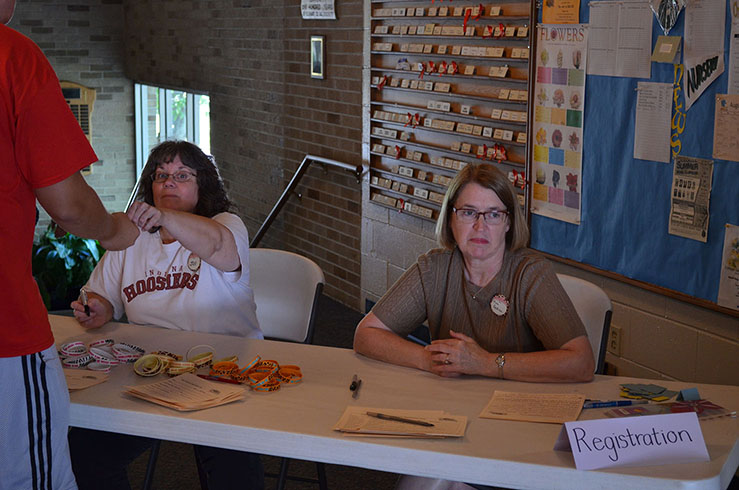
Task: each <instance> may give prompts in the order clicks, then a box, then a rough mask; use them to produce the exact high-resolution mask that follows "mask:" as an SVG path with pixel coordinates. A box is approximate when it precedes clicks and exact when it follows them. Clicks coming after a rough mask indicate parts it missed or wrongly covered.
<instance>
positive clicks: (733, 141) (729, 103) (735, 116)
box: [713, 94, 739, 162]
mask: <svg viewBox="0 0 739 490" xmlns="http://www.w3.org/2000/svg"><path fill="white" fill-rule="evenodd" d="M737 128H739V95H721V94H718V95H716V110H715V112H714V122H713V158H718V159H721V160H732V161H734V162H739V131H737Z"/></svg>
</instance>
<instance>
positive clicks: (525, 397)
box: [480, 390, 585, 424]
mask: <svg viewBox="0 0 739 490" xmlns="http://www.w3.org/2000/svg"><path fill="white" fill-rule="evenodd" d="M583 402H585V396H584V395H577V394H569V393H516V392H512V391H500V390H495V391H494V392H493V397H492V398H491V399H490V401H489V402H488V404H487V406H486V407H485V408H484V409H483V410H482V412H481V413H480V417H482V418H485V419H503V420H521V421H526V422H546V423H550V424H561V423H564V422H569V421H571V420H577V417H579V416H580V411H581V410H582V404H583Z"/></svg>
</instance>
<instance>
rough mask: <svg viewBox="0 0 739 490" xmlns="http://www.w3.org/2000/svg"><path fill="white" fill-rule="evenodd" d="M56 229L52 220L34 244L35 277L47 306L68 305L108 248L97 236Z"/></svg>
mask: <svg viewBox="0 0 739 490" xmlns="http://www.w3.org/2000/svg"><path fill="white" fill-rule="evenodd" d="M56 232H57V226H56V224H55V223H53V222H52V223H51V224H50V225H49V227H48V228H47V229H46V231H45V232H44V234H43V235H42V236H41V238H40V239H39V240H38V241H37V242H36V243H34V244H33V261H32V266H33V277H34V278H35V279H36V283H37V284H38V287H39V290H40V291H41V297H42V298H43V299H44V304H45V305H46V309H47V310H62V309H68V308H69V303H71V302H72V301H74V300H75V299H77V296H78V294H79V289H80V288H81V287H82V286H83V285H84V284H85V282H87V279H88V278H89V277H90V274H91V273H92V270H93V269H94V268H95V265H96V264H97V263H98V261H99V260H100V257H101V256H102V255H103V252H105V249H104V248H103V247H101V246H100V244H99V243H98V242H97V241H96V240H92V239H89V238H80V237H78V236H75V235H72V234H71V233H64V234H63V235H61V236H59V237H57V236H56V235H57V233H56Z"/></svg>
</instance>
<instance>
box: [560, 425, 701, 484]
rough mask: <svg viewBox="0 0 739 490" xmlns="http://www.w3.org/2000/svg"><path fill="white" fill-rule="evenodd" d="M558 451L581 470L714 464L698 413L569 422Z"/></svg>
mask: <svg viewBox="0 0 739 490" xmlns="http://www.w3.org/2000/svg"><path fill="white" fill-rule="evenodd" d="M554 449H555V450H560V451H572V455H573V456H574V457H575V466H576V467H577V469H578V470H596V469H600V468H613V467H616V466H650V465H661V464H671V463H672V464H674V463H693V462H698V461H710V458H709V457H708V451H707V450H706V443H705V441H704V440H703V433H702V432H701V428H700V424H699V423H698V416H697V415H696V414H695V412H690V413H673V414H665V415H645V416H639V417H623V418H616V419H599V420H584V421H580V422H565V424H564V427H562V431H561V432H560V434H559V437H558V438H557V442H556V443H555V445H554Z"/></svg>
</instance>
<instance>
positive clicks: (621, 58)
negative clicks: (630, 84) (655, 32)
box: [588, 1, 653, 78]
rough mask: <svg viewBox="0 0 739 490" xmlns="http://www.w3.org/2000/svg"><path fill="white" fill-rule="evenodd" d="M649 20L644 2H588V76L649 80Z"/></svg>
mask: <svg viewBox="0 0 739 490" xmlns="http://www.w3.org/2000/svg"><path fill="white" fill-rule="evenodd" d="M652 18H653V16H652V11H651V9H650V8H649V4H648V3H647V2H612V1H605V2H591V3H590V39H589V42H588V59H589V60H590V63H588V75H607V76H617V77H632V78H650V77H651V73H652V71H651V70H652V63H651V55H652Z"/></svg>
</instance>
